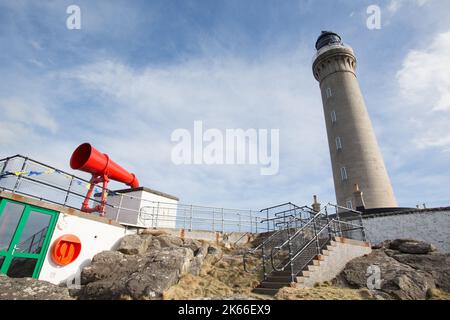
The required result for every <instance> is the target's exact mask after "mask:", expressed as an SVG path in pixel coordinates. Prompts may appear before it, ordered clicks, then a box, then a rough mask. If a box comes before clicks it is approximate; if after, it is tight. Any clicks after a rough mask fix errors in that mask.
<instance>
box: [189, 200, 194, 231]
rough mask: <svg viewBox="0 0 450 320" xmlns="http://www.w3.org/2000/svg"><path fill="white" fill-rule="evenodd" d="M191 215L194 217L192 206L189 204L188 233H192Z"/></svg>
mask: <svg viewBox="0 0 450 320" xmlns="http://www.w3.org/2000/svg"><path fill="white" fill-rule="evenodd" d="M193 215H194V213H193V208H192V204H191V212H190V215H189V231H192V218H193Z"/></svg>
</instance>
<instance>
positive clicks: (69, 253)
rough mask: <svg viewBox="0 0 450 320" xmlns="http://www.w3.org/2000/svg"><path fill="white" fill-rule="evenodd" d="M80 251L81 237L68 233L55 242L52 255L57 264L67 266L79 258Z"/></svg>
mask: <svg viewBox="0 0 450 320" xmlns="http://www.w3.org/2000/svg"><path fill="white" fill-rule="evenodd" d="M80 251H81V241H80V239H79V238H78V237H77V236H76V235H73V234H66V235H63V236H61V237H59V238H58V239H56V240H55V242H53V245H52V249H51V257H52V260H53V262H54V263H56V264H57V265H59V266H67V265H68V264H70V263H72V262H74V261H75V260H76V259H77V258H78V256H79V255H80Z"/></svg>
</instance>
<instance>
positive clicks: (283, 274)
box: [269, 270, 291, 277]
mask: <svg viewBox="0 0 450 320" xmlns="http://www.w3.org/2000/svg"><path fill="white" fill-rule="evenodd" d="M269 276H270V277H272V276H275V277H289V276H291V271H289V270H285V271H272V272H271V273H270V275H269Z"/></svg>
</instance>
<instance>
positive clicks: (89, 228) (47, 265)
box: [39, 213, 126, 284]
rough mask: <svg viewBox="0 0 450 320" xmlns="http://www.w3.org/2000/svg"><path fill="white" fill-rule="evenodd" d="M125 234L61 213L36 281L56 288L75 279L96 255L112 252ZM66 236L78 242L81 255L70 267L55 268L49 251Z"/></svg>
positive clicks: (92, 221)
mask: <svg viewBox="0 0 450 320" xmlns="http://www.w3.org/2000/svg"><path fill="white" fill-rule="evenodd" d="M125 232H126V229H125V228H123V227H119V226H113V225H109V224H106V223H102V222H98V221H94V220H90V219H85V218H81V217H78V216H73V215H66V214H63V213H60V214H59V217H58V222H57V224H56V227H55V231H54V232H53V236H52V239H51V241H50V247H49V250H48V252H47V255H46V257H45V261H44V264H43V266H42V269H41V273H40V275H39V280H45V281H48V282H51V283H55V284H59V283H61V282H63V281H64V282H65V281H66V279H67V278H69V277H74V276H75V275H76V274H77V273H78V274H79V272H81V268H82V267H84V266H86V265H88V264H90V262H91V259H92V258H93V257H94V255H95V254H97V253H99V252H101V251H104V250H110V249H113V248H114V247H115V246H116V244H117V243H118V241H119V240H120V238H122V237H123V236H124V235H125ZM65 234H74V235H76V236H77V237H78V238H80V240H81V252H80V255H79V256H78V258H77V259H76V260H75V261H74V262H72V263H71V264H69V265H67V266H58V265H56V264H55V263H53V261H52V259H51V248H52V245H53V243H54V241H55V240H56V239H57V238H59V237H60V236H62V235H65Z"/></svg>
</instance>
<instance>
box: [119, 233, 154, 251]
mask: <svg viewBox="0 0 450 320" xmlns="http://www.w3.org/2000/svg"><path fill="white" fill-rule="evenodd" d="M150 241H151V237H148V236H147V237H143V236H140V235H137V234H131V235H127V236H125V237H123V238H122V239H121V240H120V243H119V246H118V248H117V251H120V252H122V253H124V254H143V253H144V252H145V251H146V250H147V248H148V244H149V242H150Z"/></svg>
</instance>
